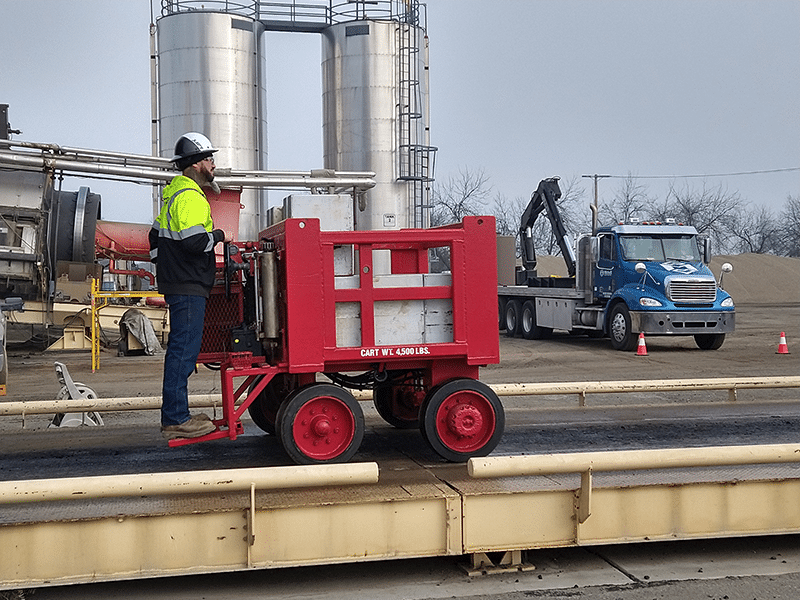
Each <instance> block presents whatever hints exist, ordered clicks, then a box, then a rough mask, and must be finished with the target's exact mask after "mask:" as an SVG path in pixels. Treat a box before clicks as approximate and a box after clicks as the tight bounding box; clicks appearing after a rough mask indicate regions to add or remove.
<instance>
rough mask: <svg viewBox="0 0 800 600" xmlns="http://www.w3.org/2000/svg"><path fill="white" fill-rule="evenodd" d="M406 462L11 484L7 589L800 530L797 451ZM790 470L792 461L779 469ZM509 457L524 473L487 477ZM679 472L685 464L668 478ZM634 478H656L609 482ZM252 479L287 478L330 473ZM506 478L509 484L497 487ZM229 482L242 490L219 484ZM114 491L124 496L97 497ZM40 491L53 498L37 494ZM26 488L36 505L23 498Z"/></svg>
mask: <svg viewBox="0 0 800 600" xmlns="http://www.w3.org/2000/svg"><path fill="white" fill-rule="evenodd" d="M401 460H402V461H403V462H402V464H399V463H398V462H397V460H396V459H393V460H392V461H390V462H389V463H388V464H384V465H382V466H381V467H380V470H379V471H378V468H377V467H376V465H375V463H361V464H352V465H326V467H330V468H331V469H336V470H337V471H340V470H341V469H348V468H353V469H356V470H358V472H359V477H363V481H361V482H358V481H355V480H351V479H348V478H347V477H346V478H345V479H344V480H343V481H341V484H339V485H337V484H336V482H335V481H334V480H333V479H331V480H330V481H322V480H317V479H316V478H315V477H312V478H310V479H308V480H307V481H304V482H302V483H303V485H311V486H312V487H303V488H302V489H299V488H298V489H291V488H286V487H284V485H283V484H280V483H279V484H278V485H275V486H269V487H270V488H271V489H269V490H267V489H259V490H258V492H256V486H257V484H256V483H255V481H254V479H253V477H254V475H252V474H251V473H242V474H240V473H239V471H240V470H238V469H233V470H231V471H214V472H211V474H210V475H208V474H202V473H200V474H197V477H198V480H197V481H196V482H194V485H195V486H197V487H196V488H195V489H190V488H189V487H188V486H187V487H186V489H185V490H184V491H186V494H178V493H177V492H179V491H180V490H179V489H176V488H180V487H182V486H183V482H175V481H172V478H173V476H174V474H160V475H159V474H154V477H153V478H154V479H155V480H156V481H155V482H154V484H153V485H150V484H149V483H147V484H145V482H141V481H139V480H137V479H136V478H139V477H142V476H141V475H133V476H131V477H132V479H131V481H127V480H125V479H121V480H118V481H117V482H113V481H106V479H107V478H104V477H100V478H91V477H90V478H85V477H84V478H74V479H63V480H60V481H59V480H49V481H47V482H45V483H38V482H36V481H21V482H14V483H13V484H11V485H13V486H20V487H19V488H18V489H15V490H11V493H12V494H16V497H13V498H11V499H10V501H9V503H7V504H5V505H4V507H3V511H1V512H0V590H2V589H15V588H19V587H25V588H30V587H38V586H47V585H60V584H65V583H86V582H99V581H110V580H120V579H136V578H146V577H159V576H165V575H180V574H190V573H214V572H221V571H242V570H247V569H252V568H278V567H292V566H308V565H320V564H335V563H348V562H364V561H373V560H385V559H398V558H424V557H431V556H447V555H450V556H452V555H470V556H471V557H472V563H473V569H474V570H476V571H486V570H490V569H491V568H493V567H500V568H502V569H517V568H525V566H526V565H525V564H524V562H523V558H524V557H523V554H522V553H523V551H525V550H528V549H535V548H546V547H559V546H576V545H592V544H609V543H623V542H634V541H635V542H639V541H645V540H676V539H692V538H715V537H728V536H747V535H765V534H784V533H798V532H800V502H798V501H797V500H798V498H800V469H798V466H797V464H796V463H797V462H798V461H800V445H798V444H787V445H770V446H733V447H728V448H706V449H696V448H689V449H674V450H670V451H668V452H657V453H642V452H637V453H630V452H627V451H623V452H614V451H611V452H598V453H587V454H583V455H581V454H568V455H549V456H547V455H545V456H541V457H530V456H525V457H497V459H492V458H488V459H472V461H471V462H470V464H469V465H468V466H466V468H465V466H464V465H449V464H433V465H424V466H423V465H420V464H417V463H415V462H414V461H412V460H410V459H401ZM486 461H489V462H486ZM537 461H538V462H537ZM784 461H791V462H792V463H795V464H784V465H777V464H776V463H780V462H784ZM506 462H508V463H513V465H514V468H513V469H511V470H506V471H500V470H497V469H495V470H492V469H493V466H495V465H503V464H504V463H506ZM753 463H758V466H756V467H752V466H750V467H748V466H746V465H751V464H753ZM762 463H763V464H762ZM679 465H680V466H688V467H690V468H689V469H686V470H683V469H681V470H678V472H677V474H674V475H667V474H666V473H669V472H670V470H669V469H663V468H662V467H664V466H669V467H676V466H679ZM700 465H731V467H728V468H727V470H724V471H720V470H715V469H720V467H714V468H705V467H702V466H700ZM635 467H639V468H648V469H651V470H648V471H642V472H636V471H634V472H633V476H631V474H630V473H624V472H619V473H599V470H600V469H607V470H610V471H614V470H618V469H626V470H630V469H633V468H635ZM587 468H591V469H594V470H597V471H598V475H597V478H596V483H595V484H591V482H589V484H588V485H587V483H586V481H584V480H583V478H582V480H581V481H580V482H579V481H578V478H577V476H576V475H575V474H574V473H575V472H577V471H582V470H583V469H587ZM722 468H723V469H724V467H722ZM748 469H749V470H748ZM754 469H757V470H755V471H754ZM468 470H469V472H471V473H472V475H476V474H484V475H486V474H488V475H491V476H489V477H487V478H482V479H478V478H477V477H470V474H469V472H468ZM243 471H250V470H247V469H245V470H243ZM255 471H257V472H258V473H259V476H264V477H266V478H267V479H277V480H281V479H282V478H283V477H284V475H286V474H291V473H293V472H297V473H300V472H301V471H309V472H310V471H313V472H314V473H317V472H319V473H321V472H322V471H321V470H320V466H318V465H313V466H305V467H299V466H292V467H267V468H264V469H255ZM501 473H502V474H504V475H506V474H507V475H510V476H512V477H508V478H505V479H500V478H498V477H493V475H495V474H501ZM536 473H550V474H549V475H537V474H536ZM339 474H341V472H339ZM523 474H527V475H523ZM183 475H186V474H183ZM159 480H161V481H159ZM228 480H235V481H236V482H237V483H236V484H235V485H238V488H236V489H238V490H239V491H234V489H232V488H231V489H224V490H223V488H221V487H220V488H217V487H216V486H217V485H218V484H223V485H227V483H228ZM115 483H116V484H117V485H121V489H118V490H109V491H107V492H106V491H104V490H103V489H102V488H103V487H104V486H105V485H106V484H110V485H114V484H115ZM176 483H177V484H178V485H176ZM351 484H352V485H351ZM26 486H28V487H27V488H26ZM165 486H166V487H165ZM42 487H43V488H44V490H50V491H53V490H58V492H57V493H56V494H55V495H51V496H50V497H49V498H47V499H46V498H44V497H41V496H37V494H39V493H42V492H43V491H44V490H42V489H41V488H42ZM26 489H27V491H28V492H30V493H29V494H27V498H28V500H36V501H33V502H27V501H25V500H24V498H25V497H26ZM87 490H91V491H93V492H96V493H97V494H99V496H103V497H94V499H91V500H90V499H87V498H88V495H86V493H85V492H87ZM248 490H249V493H248ZM198 491H199V493H197V492H198ZM6 493H7V492H6V490H5V489H2V490H0V495H5V494H6ZM106 496H110V497H106ZM57 498H69V499H65V500H58V499H57ZM21 499H23V500H21ZM40 500H49V501H40ZM498 551H499V552H504V553H505V554H504V558H503V560H501V561H500V562H499V563H498V564H497V565H493V564H492V560H491V559H490V558H489V557H490V553H492V552H498ZM506 559H508V560H506ZM504 561H505V562H504Z"/></svg>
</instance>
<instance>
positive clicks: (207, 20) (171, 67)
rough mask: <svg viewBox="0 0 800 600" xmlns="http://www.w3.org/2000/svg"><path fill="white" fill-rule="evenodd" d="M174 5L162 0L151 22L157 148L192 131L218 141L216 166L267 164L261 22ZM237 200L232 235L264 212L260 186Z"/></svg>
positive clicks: (245, 234)
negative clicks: (235, 227) (235, 228)
mask: <svg viewBox="0 0 800 600" xmlns="http://www.w3.org/2000/svg"><path fill="white" fill-rule="evenodd" d="M173 6H174V11H175V12H172V10H173ZM179 8H180V5H178V4H175V5H173V4H172V3H165V9H164V12H165V16H162V17H161V18H160V19H159V20H158V22H157V45H158V50H157V57H158V58H157V65H158V112H159V115H158V120H159V142H160V143H159V146H160V153H161V156H165V157H171V156H172V153H173V149H174V144H175V140H177V139H178V137H180V135H182V134H183V133H185V132H187V131H199V132H201V133H204V134H205V135H207V136H208V137H209V138H210V139H211V141H212V143H213V144H214V146H216V147H217V148H219V149H220V151H219V152H218V153H217V154H216V155H215V158H216V162H217V167H218V168H225V167H228V168H235V169H242V170H260V169H264V168H266V163H267V161H266V144H265V143H263V138H264V137H265V134H264V132H265V131H266V120H265V118H264V111H262V110H261V104H262V101H263V98H264V97H265V95H264V94H265V86H264V81H263V80H264V78H263V60H262V51H261V33H262V32H263V30H264V27H263V25H262V24H261V23H260V22H259V21H257V20H255V19H253V18H251V17H250V16H246V15H239V14H230V13H226V12H208V11H203V10H196V9H189V10H185V11H184V12H178V10H179ZM241 203H242V205H243V206H244V208H243V209H242V211H241V213H240V221H239V239H255V238H256V236H257V234H258V232H259V231H260V229H261V227H262V225H263V223H262V221H261V219H262V215H263V214H264V212H265V210H264V208H263V206H264V201H262V199H261V193H260V192H258V191H256V190H247V189H246V190H243V192H242V196H241Z"/></svg>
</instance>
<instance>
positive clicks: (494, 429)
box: [420, 379, 505, 462]
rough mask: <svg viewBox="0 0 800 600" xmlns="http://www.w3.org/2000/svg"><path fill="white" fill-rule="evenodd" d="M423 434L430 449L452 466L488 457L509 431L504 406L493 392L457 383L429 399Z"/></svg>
mask: <svg viewBox="0 0 800 600" xmlns="http://www.w3.org/2000/svg"><path fill="white" fill-rule="evenodd" d="M420 414H421V417H420V431H421V433H422V437H423V438H425V441H427V442H428V445H429V446H430V447H431V448H432V449H433V451H434V452H436V453H437V454H438V455H439V456H441V457H442V458H444V459H445V460H449V461H450V462H465V461H466V460H468V459H469V458H471V457H473V456H486V455H487V454H489V453H490V452H491V451H492V450H494V449H495V447H496V446H497V444H498V442H500V438H501V437H502V435H503V429H504V428H505V413H504V412H503V405H502V404H501V402H500V399H499V398H498V397H497V394H495V393H494V392H493V391H492V389H491V388H490V387H489V386H487V385H486V384H484V383H481V382H480V381H475V380H474V379H453V380H451V381H448V382H447V383H444V384H442V385H439V386H436V387H435V388H433V389H432V390H431V391H430V392H429V393H428V396H427V397H426V398H425V402H424V403H423V405H422V409H421V413H420Z"/></svg>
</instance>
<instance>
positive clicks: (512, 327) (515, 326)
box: [506, 298, 522, 337]
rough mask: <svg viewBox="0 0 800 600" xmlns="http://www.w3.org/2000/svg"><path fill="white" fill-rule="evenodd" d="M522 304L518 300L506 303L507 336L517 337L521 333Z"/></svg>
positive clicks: (513, 299)
mask: <svg viewBox="0 0 800 600" xmlns="http://www.w3.org/2000/svg"><path fill="white" fill-rule="evenodd" d="M521 321H522V303H521V302H520V301H519V300H517V299H516V298H512V299H510V300H509V301H508V302H506V335H507V336H508V337H516V336H518V335H519V334H520V333H521V329H520V323H521Z"/></svg>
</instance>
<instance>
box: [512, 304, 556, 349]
mask: <svg viewBox="0 0 800 600" xmlns="http://www.w3.org/2000/svg"><path fill="white" fill-rule="evenodd" d="M520 328H521V329H522V337H524V338H525V339H526V340H542V339H544V338H548V337H550V335H551V334H552V333H553V330H552V329H551V328H550V327H539V326H538V325H537V324H536V303H535V302H534V301H533V300H526V301H525V304H523V305H522V315H521V317H520Z"/></svg>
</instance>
